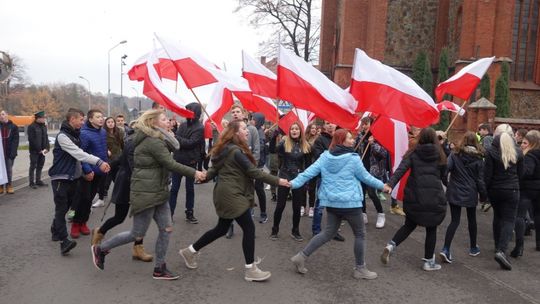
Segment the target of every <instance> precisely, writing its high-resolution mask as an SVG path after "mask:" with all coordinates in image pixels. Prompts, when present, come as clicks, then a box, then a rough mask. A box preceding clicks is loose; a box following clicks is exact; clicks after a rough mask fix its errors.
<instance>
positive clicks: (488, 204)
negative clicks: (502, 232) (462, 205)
mask: <svg viewBox="0 0 540 304" xmlns="http://www.w3.org/2000/svg"><path fill="white" fill-rule="evenodd" d="M480 209H482V211H483V212H488V211H489V209H491V204H490V203H483V204H482V205H481V207H480Z"/></svg>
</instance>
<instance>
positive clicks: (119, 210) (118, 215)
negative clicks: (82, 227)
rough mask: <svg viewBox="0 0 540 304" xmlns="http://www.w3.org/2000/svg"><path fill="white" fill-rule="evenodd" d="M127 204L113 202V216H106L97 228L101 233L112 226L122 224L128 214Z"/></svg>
mask: <svg viewBox="0 0 540 304" xmlns="http://www.w3.org/2000/svg"><path fill="white" fill-rule="evenodd" d="M128 211H129V204H115V208H114V216H113V217H111V218H108V219H107V220H106V221H105V223H103V225H101V227H100V228H99V232H100V233H101V234H105V233H107V231H109V230H111V229H112V228H114V227H116V226H118V225H120V224H122V223H123V222H124V221H125V220H126V217H127V215H128Z"/></svg>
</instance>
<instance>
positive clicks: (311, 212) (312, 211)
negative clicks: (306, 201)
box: [308, 207, 315, 217]
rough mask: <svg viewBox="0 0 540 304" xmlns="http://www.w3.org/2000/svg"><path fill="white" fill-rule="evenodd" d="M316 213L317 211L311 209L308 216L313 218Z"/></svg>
mask: <svg viewBox="0 0 540 304" xmlns="http://www.w3.org/2000/svg"><path fill="white" fill-rule="evenodd" d="M314 212H315V211H314V210H313V207H309V212H308V216H309V217H313V213H314Z"/></svg>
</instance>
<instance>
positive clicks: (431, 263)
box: [422, 255, 442, 271]
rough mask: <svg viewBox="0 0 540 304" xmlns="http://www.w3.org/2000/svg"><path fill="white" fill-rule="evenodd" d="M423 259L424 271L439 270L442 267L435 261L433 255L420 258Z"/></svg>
mask: <svg viewBox="0 0 540 304" xmlns="http://www.w3.org/2000/svg"><path fill="white" fill-rule="evenodd" d="M422 260H423V261H424V265H423V266H422V269H423V270H425V271H435V270H440V269H441V268H442V267H441V265H439V264H437V263H435V255H433V257H432V258H431V259H426V258H423V259H422Z"/></svg>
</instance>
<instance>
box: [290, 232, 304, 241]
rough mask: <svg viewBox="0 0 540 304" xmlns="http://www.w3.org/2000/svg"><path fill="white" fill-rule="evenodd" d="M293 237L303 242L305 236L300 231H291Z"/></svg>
mask: <svg viewBox="0 0 540 304" xmlns="http://www.w3.org/2000/svg"><path fill="white" fill-rule="evenodd" d="M291 237H292V238H293V240H295V241H297V242H303V241H304V238H303V237H302V236H301V235H300V233H298V232H291Z"/></svg>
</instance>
